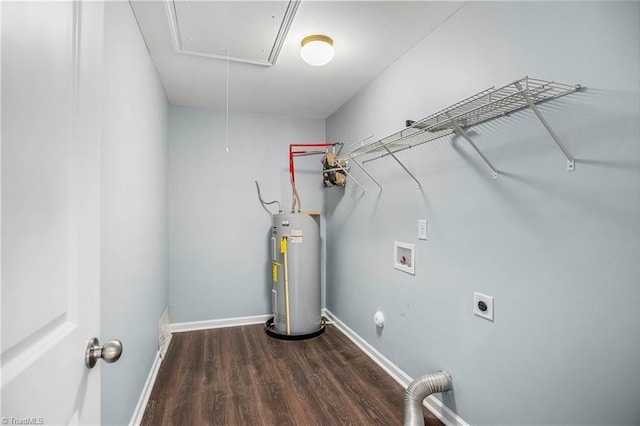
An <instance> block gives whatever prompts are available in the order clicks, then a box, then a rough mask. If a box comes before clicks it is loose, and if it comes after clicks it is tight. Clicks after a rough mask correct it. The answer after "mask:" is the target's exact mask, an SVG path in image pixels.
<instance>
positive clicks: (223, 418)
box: [142, 325, 442, 426]
mask: <svg viewBox="0 0 640 426" xmlns="http://www.w3.org/2000/svg"><path fill="white" fill-rule="evenodd" d="M403 399H404V389H403V388H402V386H400V385H399V384H398V383H397V382H396V381H395V380H393V379H392V378H391V377H390V376H389V375H388V374H386V373H385V372H384V371H383V370H382V369H381V368H380V367H379V366H378V365H377V364H375V362H373V361H372V360H371V359H370V358H369V357H368V356H367V355H365V354H364V352H362V351H361V350H360V349H359V348H358V347H357V346H355V345H354V344H353V342H351V341H350V340H349V339H348V338H347V337H346V336H344V335H343V334H342V333H341V332H340V331H338V330H337V329H335V328H334V327H333V326H327V329H326V331H325V332H324V333H323V334H322V335H321V336H319V337H316V338H313V339H309V340H304V341H283V340H278V339H273V338H271V337H269V336H267V335H266V334H265V332H264V326H263V325H250V326H243V327H231V328H219V329H213V330H204V331H192V332H186V333H176V334H174V335H173V339H172V341H171V344H170V346H169V349H168V351H167V355H166V357H165V359H164V361H163V362H162V365H161V366H160V370H159V372H158V377H157V379H156V382H155V385H154V387H153V390H152V393H151V396H150V398H149V402H148V404H147V407H146V410H145V413H144V417H143V420H142V424H143V425H154V426H155V425H198V426H199V425H225V426H227V425H278V426H280V425H307V424H309V425H323V426H324V425H401V424H402V421H403V411H404V407H403ZM425 414H426V415H425V421H426V424H427V425H429V426H435V425H442V423H440V421H439V420H438V419H436V418H435V417H434V416H433V415H432V414H431V413H429V412H428V411H427V410H425Z"/></svg>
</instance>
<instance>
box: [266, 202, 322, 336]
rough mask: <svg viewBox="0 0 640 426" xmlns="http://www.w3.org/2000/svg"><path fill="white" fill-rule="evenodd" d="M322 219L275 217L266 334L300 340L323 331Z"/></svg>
mask: <svg viewBox="0 0 640 426" xmlns="http://www.w3.org/2000/svg"><path fill="white" fill-rule="evenodd" d="M319 220H320V217H319V216H317V218H314V217H312V216H310V215H308V214H304V213H289V214H287V213H280V214H275V215H273V228H272V231H271V241H270V251H271V275H272V276H271V281H272V283H273V288H272V290H271V296H272V300H271V305H272V310H273V318H272V319H271V320H269V321H267V325H266V331H267V333H268V334H269V335H270V336H272V337H277V338H282V339H288V340H299V339H306V338H310V337H314V336H317V335H319V334H321V333H322V332H323V331H324V323H323V321H322V313H321V302H320V226H319V223H318V221H319Z"/></svg>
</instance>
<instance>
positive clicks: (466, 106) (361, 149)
mask: <svg viewBox="0 0 640 426" xmlns="http://www.w3.org/2000/svg"><path fill="white" fill-rule="evenodd" d="M579 89H580V85H574V86H572V85H568V84H563V83H556V82H554V81H546V80H540V79H535V78H529V77H524V78H521V79H520V80H516V81H514V82H512V83H509V84H507V85H505V86H503V87H500V88H497V89H496V88H495V86H494V87H490V88H489V89H486V90H483V91H481V92H479V93H477V94H475V95H473V96H470V97H468V98H466V99H464V100H462V101H460V102H458V103H455V104H453V105H451V106H449V107H447V108H445V109H443V110H441V111H438V112H436V113H435V114H432V115H430V116H428V117H426V118H423V119H421V120H418V121H416V122H414V123H413V124H412V125H411V126H409V127H407V128H405V129H403V130H401V131H399V132H396V133H394V134H392V135H389V136H387V137H385V138H383V139H380V140H377V141H374V142H371V143H368V144H363V145H361V146H358V147H356V148H355V149H352V150H351V151H349V152H347V153H345V154H342V155H341V156H340V159H343V160H349V159H356V158H361V157H364V158H365V159H364V160H363V163H366V162H369V161H373V160H376V159H379V158H382V157H386V156H387V155H393V154H394V153H397V152H400V151H403V150H405V149H409V148H412V147H415V146H418V145H421V144H424V143H427V142H431V141H434V140H436V139H439V138H441V137H444V136H447V135H450V134H452V133H461V134H463V136H465V137H466V134H465V133H464V130H463V129H467V128H469V127H471V126H475V125H478V124H481V123H484V122H486V121H489V120H492V119H494V118H498V117H503V116H505V115H508V114H510V113H513V112H516V111H519V110H521V109H524V108H527V107H531V108H533V109H534V111H535V112H536V115H538V117H539V118H541V115H540V114H539V112H538V111H537V109H535V107H534V106H533V105H535V104H538V103H540V102H545V101H548V100H551V99H555V98H558V97H560V96H564V95H567V94H569V93H572V92H575V91H576V90H579ZM541 121H543V119H542V118H541ZM543 124H545V127H547V129H548V130H550V128H549V127H548V125H547V124H546V122H544V121H543ZM552 136H554V139H556V142H559V141H558V140H557V138H556V137H555V135H553V134H552ZM468 140H469V139H468ZM469 142H471V141H470V140H469ZM471 143H472V142H471ZM474 148H476V150H478V149H477V147H475V146H474ZM561 148H562V149H563V151H565V150H564V148H563V147H562V146H561ZM479 153H480V152H479ZM373 154H379V155H377V156H373V157H372V156H371V155H373ZM565 154H567V153H566V152H565ZM365 156H368V157H365ZM567 157H569V156H567ZM485 161H486V159H485ZM490 167H491V169H492V170H493V171H494V175H495V174H497V171H496V170H495V169H494V168H493V167H492V166H490Z"/></svg>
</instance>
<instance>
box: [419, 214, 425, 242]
mask: <svg viewBox="0 0 640 426" xmlns="http://www.w3.org/2000/svg"><path fill="white" fill-rule="evenodd" d="M418 239H419V240H426V239H427V219H419V220H418Z"/></svg>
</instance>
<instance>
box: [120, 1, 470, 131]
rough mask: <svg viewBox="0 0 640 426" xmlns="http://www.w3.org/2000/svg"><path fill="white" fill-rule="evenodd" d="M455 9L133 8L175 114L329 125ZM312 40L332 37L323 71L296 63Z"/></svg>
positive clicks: (453, 5)
mask: <svg viewBox="0 0 640 426" xmlns="http://www.w3.org/2000/svg"><path fill="white" fill-rule="evenodd" d="M463 4H464V3H462V2H453V1H445V2H431V1H310V0H307V1H302V2H299V1H295V0H292V1H269V0H262V1H193V0H190V1H187V0H158V1H134V0H132V1H131V6H132V8H133V11H134V13H135V16H136V19H137V20H138V25H139V26H140V30H141V31H142V35H143V37H144V39H145V41H146V43H147V46H148V48H149V52H150V53H151V58H152V59H153V62H154V64H155V66H156V69H157V71H158V74H159V76H160V80H161V81H162V84H163V86H164V88H165V92H166V94H167V97H168V98H169V102H171V104H173V105H188V106H200V107H210V108H216V109H225V108H226V101H227V98H226V94H227V60H226V58H227V54H228V56H229V58H230V60H229V109H231V110H235V111H247V112H257V113H268V114H283V115H290V116H300V117H310V118H322V119H324V118H327V117H328V116H330V115H331V114H332V113H333V112H334V111H336V110H337V109H338V108H339V107H340V106H341V105H343V104H344V103H345V102H346V101H348V100H349V98H351V97H352V96H353V95H354V94H356V93H357V92H358V91H359V90H360V89H361V88H362V87H363V86H364V85H366V84H367V83H368V82H369V81H371V80H372V79H374V78H375V77H376V76H377V75H379V74H380V73H381V72H382V71H383V70H384V69H386V68H387V67H388V66H389V65H391V64H392V63H393V62H394V61H395V60H397V59H398V58H399V57H400V56H402V55H403V54H404V53H406V52H407V51H409V50H410V49H411V48H412V47H414V46H415V45H416V44H417V43H418V42H419V41H420V40H422V39H424V38H425V37H426V36H427V35H428V34H429V33H431V32H432V31H433V30H434V29H436V28H437V27H438V26H439V25H440V24H441V23H443V22H444V21H445V20H446V19H447V18H449V17H450V16H451V15H452V14H453V13H455V12H456V11H457V10H458V9H459V8H460V7H461V6H462V5H463ZM310 34H325V35H328V36H330V37H331V38H333V40H334V48H335V52H336V53H335V57H334V59H333V61H332V62H330V63H329V64H328V65H325V66H323V67H313V66H311V65H307V64H306V63H304V62H303V61H302V59H301V58H300V54H299V50H300V41H301V40H302V39H303V38H304V37H305V36H307V35H310Z"/></svg>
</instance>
